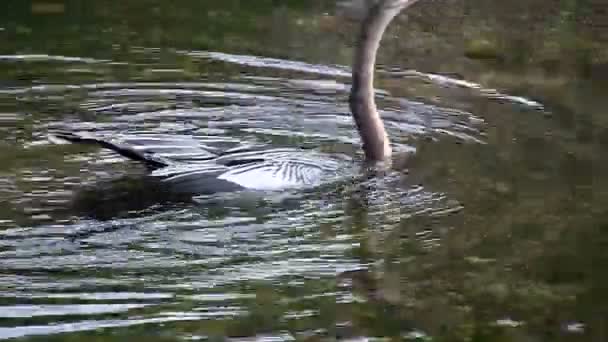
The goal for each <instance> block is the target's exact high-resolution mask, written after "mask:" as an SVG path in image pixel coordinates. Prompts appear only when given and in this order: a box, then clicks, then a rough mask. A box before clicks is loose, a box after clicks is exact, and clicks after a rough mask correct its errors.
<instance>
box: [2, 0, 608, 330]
mask: <svg viewBox="0 0 608 342" xmlns="http://www.w3.org/2000/svg"><path fill="white" fill-rule="evenodd" d="M537 2H538V3H540V2H541V1H536V2H530V3H534V4H536V3H537ZM514 3H516V4H520V5H521V4H522V3H523V2H514ZM347 5H348V4H347ZM2 6H5V7H8V8H9V9H10V11H2V12H3V13H2V14H0V40H2V41H3V43H2V45H0V70H1V72H2V74H3V75H5V76H4V77H3V79H2V80H1V81H0V138H1V139H0V161H1V163H0V338H1V339H9V338H23V339H32V340H38V339H39V340H44V341H47V340H81V339H89V338H97V339H99V340H104V341H106V340H107V341H113V340H124V339H127V338H135V339H137V338H141V339H143V338H146V339H152V340H176V339H177V340H197V339H207V338H216V337H230V338H232V339H236V340H238V339H244V340H251V339H254V338H256V339H262V340H293V339H302V340H309V339H310V340H317V339H332V338H333V339H335V338H337V339H362V338H371V337H393V338H400V339H405V340H409V339H411V340H417V339H418V340H427V339H432V340H440V341H443V340H454V341H460V340H463V341H464V340H472V339H475V340H479V341H485V340H492V341H494V340H499V339H500V340H505V341H520V340H522V339H530V340H532V339H533V340H543V341H544V340H546V341H556V340H560V341H561V340H563V341H578V340H581V341H586V340H604V338H605V336H606V326H607V325H606V323H607V322H606V319H607V317H606V315H605V312H604V311H605V310H604V309H603V308H604V307H605V306H606V305H605V304H606V295H605V291H604V290H605V289H606V284H607V282H606V280H607V277H606V275H607V274H606V271H605V269H606V267H605V266H606V257H605V255H604V254H605V253H604V249H605V244H606V229H605V228H606V223H605V222H607V221H606V217H607V216H606V210H605V205H602V204H604V203H606V194H608V192H606V190H605V189H606V186H605V182H604V177H603V174H605V171H606V169H607V165H608V164H607V163H606V158H605V156H604V154H603V152H602V151H603V149H604V148H605V145H606V142H607V139H606V137H607V136H608V135H607V133H606V132H608V122H607V121H606V120H605V118H604V115H603V108H605V105H606V104H605V100H604V96H603V95H605V94H604V92H603V87H602V81H601V75H602V74H601V73H600V71H601V70H600V71H594V73H593V75H592V76H593V77H590V76H589V75H588V73H583V74H584V75H583V76H581V74H580V73H579V70H578V69H577V68H576V67H572V68H573V69H574V71H572V69H570V65H571V64H569V62H570V61H569V60H567V58H568V56H567V55H564V56H563V57H560V58H562V59H561V60H560V62H561V65H562V68H560V69H559V72H557V73H551V72H548V73H543V72H541V71H542V63H541V64H540V65H541V66H540V67H539V66H538V65H537V64H534V61H528V62H526V63H528V64H526V63H524V64H523V65H521V64H516V63H515V62H509V61H510V60H517V61H518V59H517V58H516V57H517V56H516V54H517V53H519V52H517V51H516V50H513V51H512V52H511V53H509V54H507V55H506V57H505V58H504V60H502V61H500V62H496V61H487V60H482V61H478V60H476V59H471V58H467V57H464V56H463V54H462V48H461V47H459V45H458V40H455V39H462V37H461V38H455V36H457V35H456V33H460V31H455V30H454V25H456V24H455V23H454V20H455V19H460V20H461V21H460V22H462V20H465V21H466V23H465V24H464V26H463V30H462V31H463V32H465V33H466V32H469V31H467V30H472V29H475V28H477V29H479V28H480V27H483V28H484V29H485V30H488V27H487V25H488V24H487V23H485V24H484V25H486V26H482V24H481V23H483V22H484V20H485V19H486V18H494V19H497V23H495V24H494V26H491V25H490V28H493V29H494V30H495V31H497V32H498V34H499V35H500V34H503V35H504V37H503V38H504V39H505V40H506V42H507V43H509V42H511V41H516V42H520V43H521V40H522V39H524V40H523V41H524V43H526V44H528V45H529V47H528V50H526V51H529V53H530V55H531V56H533V57H534V58H537V57H536V55H535V54H534V50H535V47H536V45H534V44H535V42H536V40H535V39H537V38H538V33H534V32H536V31H534V29H533V28H530V27H527V26H525V25H524V26H521V29H519V30H518V31H516V32H511V31H509V30H507V29H506V28H507V27H512V26H510V25H506V24H505V22H507V23H511V21H515V22H518V20H519V23H520V24H521V20H522V19H521V17H520V16H519V14H520V12H516V11H515V10H516V9H517V7H516V8H507V9H506V10H503V11H501V13H499V14H496V11H495V9H494V8H488V9H484V8H483V7H480V8H478V9H477V10H476V11H464V10H463V6H464V5H462V4H460V3H458V2H455V1H454V2H449V3H446V4H438V3H437V2H427V3H424V2H422V3H421V4H420V6H418V5H416V6H417V7H416V8H414V7H412V10H411V14H410V16H409V19H410V21H409V22H406V21H405V20H403V18H400V19H399V20H397V21H396V22H395V23H394V24H393V26H391V31H389V34H388V35H387V37H386V38H385V41H384V45H383V47H382V48H381V50H380V64H381V65H380V68H379V69H380V71H379V75H378V82H377V85H378V89H377V101H378V104H379V107H380V109H381V111H382V115H383V117H384V119H385V122H386V126H387V129H388V131H389V135H390V136H391V138H392V143H393V148H394V150H395V154H396V157H395V163H394V166H393V167H392V169H391V170H388V171H387V172H385V174H383V175H381V176H377V177H372V178H365V177H363V179H362V177H360V175H361V170H360V169H359V168H358V167H357V165H360V162H361V159H362V153H361V151H360V147H359V138H358V135H357V133H356V131H355V129H354V123H353V121H352V119H351V117H350V114H349V109H348V106H347V102H346V101H347V98H348V91H349V82H350V79H349V78H350V69H349V63H350V52H351V50H350V48H349V46H350V44H352V40H351V38H350V36H351V35H352V34H353V32H354V30H355V29H356V22H355V21H353V20H354V19H352V18H351V19H348V17H349V16H351V17H352V16H355V17H356V11H353V10H352V9H351V7H349V6H345V5H344V3H340V4H336V3H333V2H316V1H311V2H310V3H307V4H302V3H299V2H295V1H294V2H286V3H285V4H278V3H274V2H270V1H260V2H259V3H256V5H251V4H249V2H247V4H245V2H238V1H232V2H230V1H229V2H219V1H209V2H195V1H186V2H183V3H180V4H179V5H178V4H169V3H164V2H156V1H152V2H143V1H130V2H128V3H127V2H112V3H103V4H102V3H97V2H95V3H93V2H91V3H86V4H84V3H80V2H78V3H76V2H69V1H65V2H62V1H54V2H40V1H32V2H7V3H6V4H3V5H2ZM519 10H521V8H519ZM535 10H536V9H535V8H534V7H533V5H530V8H527V7H526V8H525V11H524V13H528V14H530V13H534V11H535ZM349 11H350V12H349ZM484 11H485V12H484ZM526 11H527V12H526ZM564 11H565V10H564ZM9 12H10V13H11V15H9V14H8V13H9ZM437 13H440V14H441V16H439V15H438V14H437ZM549 14H552V13H548V14H547V15H549ZM553 14H554V13H553ZM562 14H563V13H562ZM437 16H439V17H437ZM548 18H553V17H548ZM510 20H511V21H510ZM548 20H549V19H548ZM431 22H432V23H431ZM524 22H526V23H529V21H525V20H524ZM575 23H576V21H575ZM428 25H433V26H432V27H433V29H432V30H430V31H429V30H428V29H426V27H427V26H428ZM501 28H505V30H506V31H507V33H504V32H503V31H501ZM526 30H528V31H526ZM564 30H565V29H564ZM520 31H521V32H520ZM429 32H430V33H429ZM531 32H532V33H531ZM458 36H460V34H458ZM465 36H466V34H465ZM412 37H414V39H412ZM505 37H506V38H505ZM522 37H524V38H522ZM405 38H410V39H405ZM440 38H441V39H443V41H442V42H448V43H441V44H439V43H438V39H440ZM525 39H527V40H525ZM439 41H441V40H439ZM526 44H523V46H524V47H522V48H526V46H528V45H526ZM421 51H426V55H425V54H424V53H421ZM404 56H409V57H410V58H408V60H404ZM541 57H542V56H541ZM534 58H532V57H531V59H534ZM538 58H540V57H538ZM539 70H540V71H539ZM585 70H587V69H585ZM593 70H595V69H593ZM55 128H71V129H75V130H83V131H92V132H96V133H100V134H111V133H117V134H119V133H120V134H122V133H130V134H140V135H149V136H166V135H170V136H178V135H182V136H184V139H192V140H193V141H195V142H201V141H202V142H205V143H209V144H216V145H217V146H234V145H239V144H264V145H267V146H269V147H276V148H281V147H297V148H305V149H310V150H312V151H316V152H318V153H322V154H324V155H327V156H330V157H332V158H339V160H341V161H346V162H348V165H353V167H352V169H348V170H344V171H345V173H346V174H347V175H349V177H346V178H344V179H342V180H341V181H336V182H329V183H327V184H324V185H322V186H320V187H316V188H314V189H307V190H305V191H304V190H301V191H288V192H280V193H276V192H264V193H261V192H250V193H245V194H242V193H239V194H216V195H205V196H198V197H196V198H194V199H191V198H166V197H164V196H163V194H160V193H158V192H155V190H154V188H153V187H151V186H150V184H149V183H147V182H146V180H145V177H144V175H145V170H143V168H142V167H141V166H139V165H137V164H136V163H130V162H127V161H125V160H124V159H122V158H120V157H119V156H117V155H116V154H114V153H112V152H109V151H105V150H100V149H98V148H94V147H83V146H73V145H55V144H52V143H51V142H50V141H49V140H48V136H47V132H48V131H49V130H52V129H55Z"/></svg>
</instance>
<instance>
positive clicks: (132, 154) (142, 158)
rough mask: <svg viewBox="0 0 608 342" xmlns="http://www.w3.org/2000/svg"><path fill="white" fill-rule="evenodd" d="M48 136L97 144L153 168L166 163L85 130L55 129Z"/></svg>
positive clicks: (79, 142) (55, 138)
mask: <svg viewBox="0 0 608 342" xmlns="http://www.w3.org/2000/svg"><path fill="white" fill-rule="evenodd" d="M50 138H51V140H57V139H59V140H63V141H68V142H71V143H77V144H89V145H99V146H100V147H103V148H106V149H109V150H112V151H114V152H116V153H118V154H120V155H121V156H123V157H125V158H128V159H131V160H135V161H139V162H142V163H144V164H146V165H147V166H148V167H151V168H154V169H157V168H161V167H165V166H167V165H168V164H167V163H166V162H163V161H162V160H159V159H158V158H155V157H154V156H153V155H151V154H148V153H142V152H140V151H137V150H135V149H134V148H132V147H131V146H128V145H123V144H120V143H118V142H114V141H111V140H109V139H106V138H103V137H97V136H95V135H94V134H91V133H87V132H78V133H76V132H69V131H56V132H53V133H51V134H50Z"/></svg>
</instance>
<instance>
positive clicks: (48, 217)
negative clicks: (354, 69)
mask: <svg viewBox="0 0 608 342" xmlns="http://www.w3.org/2000/svg"><path fill="white" fill-rule="evenodd" d="M141 53H146V52H145V50H144V51H143V52H141ZM149 53H154V52H153V51H151V52H149ZM177 54H178V55H183V54H187V55H188V56H189V57H190V58H194V59H199V62H200V63H201V64H203V65H204V66H205V67H206V68H207V69H208V75H205V76H204V77H201V80H199V81H179V82H176V80H171V79H162V77H160V79H158V78H159V77H158V75H155V77H156V79H154V80H146V79H145V77H144V76H142V75H140V76H141V77H139V79H138V80H137V81H134V82H129V83H123V82H118V81H102V82H98V81H95V79H90V80H88V79H84V80H83V79H82V74H80V73H75V74H76V75H78V77H75V78H74V80H73V81H74V82H73V83H71V84H70V83H69V80H70V79H69V75H71V74H69V73H68V74H64V75H62V76H63V77H66V75H68V76H67V77H68V78H67V79H66V78H63V82H62V83H57V82H51V81H52V80H50V81H49V82H48V83H46V84H37V85H33V86H32V85H29V84H27V85H26V84H19V83H16V84H11V85H10V86H5V87H3V88H0V100H1V101H2V102H4V103H8V105H6V106H4V107H2V108H3V109H2V111H3V113H0V124H2V126H1V127H0V137H1V138H2V141H3V142H2V143H0V149H1V151H2V152H1V154H2V155H4V156H7V157H5V158H6V159H3V160H4V161H5V162H6V166H5V167H3V168H2V169H0V170H1V171H0V196H1V197H2V198H3V199H4V202H2V203H1V204H0V208H1V212H2V217H0V222H1V224H2V226H3V228H2V229H0V288H2V289H3V291H2V292H0V303H1V304H0V317H1V318H2V320H3V324H2V327H0V338H12V337H21V336H28V335H48V334H56V333H64V332H73V331H86V330H92V329H98V328H109V327H114V328H116V327H127V326H132V325H141V324H149V323H169V322H179V321H200V322H204V321H206V320H216V321H222V322H224V321H225V322H226V324H231V323H230V322H233V321H235V320H237V321H238V320H239V319H245V318H243V317H248V315H254V314H255V305H254V304H255V303H256V301H259V300H262V299H261V298H263V296H261V294H260V291H263V289H264V286H265V285H264V284H274V285H275V286H277V288H285V289H286V291H287V289H295V290H296V293H297V295H296V296H294V297H291V298H289V300H287V299H285V298H283V299H282V301H281V303H282V304H281V305H284V306H286V307H287V308H288V309H289V310H286V311H285V312H284V313H282V314H281V315H280V318H281V319H282V320H287V321H293V320H302V327H303V329H304V332H303V334H304V333H306V334H313V335H314V333H313V331H314V326H307V324H309V323H306V322H309V321H307V319H309V318H310V317H314V316H315V315H318V311H315V310H308V309H306V310H303V309H301V307H302V306H303V305H304V304H305V303H308V302H310V301H314V300H316V299H315V298H330V299H333V300H335V302H336V303H340V304H338V305H345V306H346V305H348V304H349V303H353V302H354V301H357V300H359V299H356V298H355V297H354V296H353V294H352V293H351V289H349V288H344V287H338V286H333V287H331V286H330V287H326V286H320V285H319V284H324V283H325V282H326V281H332V280H335V278H336V276H337V275H338V274H341V273H343V272H346V271H352V270H358V269H364V268H367V267H370V264H369V261H368V260H365V258H362V257H361V256H360V255H361V253H360V251H361V249H364V248H372V250H371V251H368V252H366V253H374V251H373V248H374V247H373V246H375V245H376V246H377V245H379V244H382V243H383V241H388V240H390V239H391V232H392V231H395V230H398V229H400V228H399V227H402V226H403V225H404V222H407V220H409V219H411V218H413V217H432V218H433V219H436V220H438V221H439V222H442V221H441V218H444V217H449V216H451V215H454V214H455V213H457V212H458V211H459V210H460V208H461V206H460V204H459V203H458V202H457V201H456V200H455V199H452V198H450V196H449V195H447V194H443V193H438V192H435V191H430V190H427V189H426V188H425V186H424V184H422V185H413V186H412V185H410V186H407V185H404V184H405V182H403V179H404V177H407V176H406V172H405V170H404V169H394V170H391V171H389V172H387V173H385V174H384V175H382V176H378V177H365V175H364V174H363V176H362V171H361V170H360V169H359V167H354V168H352V170H348V172H347V173H348V174H349V177H346V178H341V181H339V182H334V183H331V184H325V185H319V186H318V187H314V188H312V189H307V190H306V191H290V192H281V193H276V192H265V193H255V192H253V193H246V194H236V195H235V194H233V195H231V194H223V195H208V196H200V197H198V198H195V199H179V200H175V199H171V200H168V199H165V198H162V194H161V193H157V192H155V191H154V186H152V185H150V184H149V183H147V180H146V177H145V176H144V175H145V171H144V170H143V169H142V168H140V167H139V166H138V165H136V164H134V163H130V162H127V161H125V160H124V159H122V158H120V157H118V156H117V155H116V154H114V153H112V152H109V151H105V150H100V149H97V148H88V147H80V146H71V145H54V144H51V143H50V142H49V140H48V135H47V132H48V131H49V130H51V129H57V128H61V129H66V128H67V129H71V130H77V131H88V132H94V133H95V134H100V135H109V136H115V137H124V139H138V141H140V142H142V141H146V144H145V145H146V146H147V147H146V148H152V149H154V150H155V151H156V152H159V153H164V155H165V156H167V157H170V158H174V159H176V160H190V161H192V162H196V161H197V160H199V161H200V160H205V158H207V157H208V153H209V151H214V150H216V149H217V150H226V149H238V148H242V147H248V146H265V147H269V148H274V149H276V157H277V158H280V157H281V156H282V155H281V153H284V152H281V151H284V150H285V149H288V150H289V149H293V148H298V149H306V150H308V151H310V154H307V155H306V157H302V158H304V159H302V160H305V161H306V163H311V165H314V166H315V167H317V168H318V169H319V170H323V169H324V168H330V166H332V167H333V168H335V165H333V164H332V165H328V164H323V162H321V161H323V160H325V162H326V163H337V162H342V161H347V162H348V163H349V165H358V161H359V160H360V157H361V152H360V150H359V138H358V135H357V133H356V131H355V126H354V123H353V121H352V119H351V117H350V115H349V110H348V106H347V104H346V100H347V95H348V90H349V86H348V79H347V77H348V69H347V68H343V67H339V66H319V65H311V64H306V63H302V62H294V61H287V60H280V59H267V58H260V57H255V56H240V55H229V54H225V53H219V52H187V53H186V52H177ZM24 62H28V63H37V62H44V63H46V64H48V68H54V69H59V70H68V69H69V70H74V68H78V67H81V66H89V67H93V66H92V65H94V66H95V68H98V67H99V69H96V70H98V71H99V72H100V73H102V74H103V73H104V72H107V71H105V70H106V69H103V67H104V66H106V65H108V64H111V65H112V66H113V68H117V69H118V70H120V68H122V67H123V66H124V65H123V64H125V63H121V62H120V61H107V60H94V59H88V58H72V57H65V56H43V55H21V56H17V55H16V56H0V63H24ZM218 63H219V66H218ZM163 67H164V68H169V69H171V70H175V69H177V70H179V66H177V65H173V66H163ZM218 67H219V68H221V71H222V76H221V78H219V79H214V76H213V75H214V74H216V73H215V72H213V71H214V70H213V68H218ZM55 72H57V70H55ZM286 72H288V73H290V75H289V76H286V74H285V73H286ZM112 77H113V75H112V74H104V78H105V79H111V78H112ZM134 78H137V77H134ZM377 94H378V95H377V96H378V103H379V107H380V108H381V111H382V116H383V117H384V119H385V120H386V125H387V128H388V130H389V134H390V136H391V137H392V139H393V145H394V148H395V150H396V151H397V154H398V155H399V154H408V153H411V152H413V151H415V143H416V141H417V140H419V139H426V138H430V139H434V140H441V139H456V140H458V141H462V142H470V143H483V133H482V132H481V129H482V127H483V120H482V119H480V118H479V117H476V116H475V115H473V114H472V113H468V112H466V111H463V110H456V109H451V108H448V107H446V106H442V105H438V104H436V103H432V102H431V101H428V102H425V101H418V100H417V101H412V100H408V99H405V98H399V97H397V96H393V95H391V94H390V92H389V91H387V90H382V89H380V90H378V92H377ZM7 123H8V124H9V125H10V127H11V129H5V128H6V125H7ZM166 137H171V138H172V139H170V141H172V142H173V145H167V144H164V142H165V141H169V139H164V138H166ZM176 137H181V138H176ZM142 146H143V145H142ZM200 146H206V147H207V148H208V149H207V150H205V149H201V148H200ZM142 148H144V147H142ZM316 155H318V156H326V158H325V159H323V158H320V157H319V158H316V157H315V156H316ZM311 156H312V157H311ZM171 171H172V170H171V169H167V170H162V171H160V172H166V173H167V175H170V173H171ZM182 171H183V170H182ZM283 171H284V172H292V173H294V172H295V171H296V170H291V169H289V170H283ZM295 173H298V172H295ZM313 176H314V175H311V174H306V173H304V176H303V177H309V178H310V179H312V178H314V177H313ZM450 228H451V226H450V224H449V220H446V221H445V223H439V224H436V225H434V226H433V228H429V227H428V226H421V227H419V228H416V229H414V230H413V231H408V232H407V234H405V235H407V236H404V234H402V237H403V238H404V239H406V240H408V241H412V242H413V243H417V244H419V245H420V246H421V247H422V248H434V247H435V246H437V245H438V244H440V243H441V238H442V235H443V234H445V232H446V231H448V230H449V229H450ZM370 246H371V247H370ZM311 282H312V284H317V285H314V286H311V285H310V284H311ZM304 306H306V305H304ZM306 329H311V330H309V331H306Z"/></svg>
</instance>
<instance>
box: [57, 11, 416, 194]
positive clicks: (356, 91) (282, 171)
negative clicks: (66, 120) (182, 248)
mask: <svg viewBox="0 0 608 342" xmlns="http://www.w3.org/2000/svg"><path fill="white" fill-rule="evenodd" d="M417 1H418V0H378V1H375V2H370V7H369V9H368V11H367V15H366V16H365V18H364V19H363V21H362V23H361V29H360V32H359V35H358V37H357V45H356V48H355V52H354V58H353V65H352V80H351V89H350V95H349V99H348V101H349V108H350V110H351V114H352V117H353V119H354V121H355V124H356V128H357V130H358V132H359V135H360V137H361V143H362V149H363V152H364V155H365V161H366V162H367V163H373V164H376V165H390V162H391V156H392V150H391V145H390V140H389V137H388V135H387V132H386V129H385V127H384V123H383V121H382V118H381V117H380V114H379V113H378V110H377V107H376V103H375V100H374V68H375V63H376V55H377V51H378V48H379V46H380V41H381V39H382V36H383V34H384V32H385V30H386V28H387V27H388V25H389V24H390V22H391V21H392V19H393V18H394V17H395V16H396V15H397V14H398V13H399V12H401V11H402V10H403V9H404V8H406V7H409V6H410V5H412V4H414V3H416V2H417ZM50 136H51V138H52V140H53V141H54V142H59V141H62V142H66V141H67V142H70V143H78V144H92V145H97V146H100V147H102V148H105V149H109V150H112V151H114V152H116V153H118V154H119V155H121V156H123V157H126V158H127V159H131V160H134V161H138V162H141V163H143V164H144V165H145V166H146V167H147V168H148V169H149V171H150V175H151V176H153V177H156V178H158V179H159V180H160V181H161V182H163V183H165V184H168V185H170V186H171V188H172V189H174V190H175V191H177V192H186V193H192V194H210V193H218V192H234V191H239V190H263V191H275V190H286V189H294V188H296V189H298V188H306V187H315V186H318V185H319V184H322V183H324V182H329V181H331V180H332V179H334V178H339V177H340V175H341V174H342V172H343V171H344V169H345V167H344V166H345V165H346V164H348V163H347V161H345V160H342V159H340V158H337V157H336V156H328V155H327V154H323V153H320V152H315V151H312V150H303V149H290V148H270V149H269V148H266V147H264V146H239V147H236V148H231V149H227V150H219V149H218V148H215V147H212V146H207V145H205V144H203V143H201V142H198V141H196V139H194V138H188V137H175V136H166V137H159V136H146V135H145V134H144V135H133V134H131V135H129V134H122V135H121V134H113V135H98V134H95V133H90V132H72V131H66V130H63V131H61V130H60V131H55V132H52V133H51V134H50Z"/></svg>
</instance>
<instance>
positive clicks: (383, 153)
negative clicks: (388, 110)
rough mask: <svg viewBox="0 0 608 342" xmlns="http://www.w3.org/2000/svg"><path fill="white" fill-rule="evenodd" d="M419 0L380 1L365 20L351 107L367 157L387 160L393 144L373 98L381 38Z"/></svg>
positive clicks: (351, 92)
mask: <svg viewBox="0 0 608 342" xmlns="http://www.w3.org/2000/svg"><path fill="white" fill-rule="evenodd" d="M416 1H418V0H380V1H377V2H376V3H375V4H374V5H373V6H372V7H371V8H370V10H369V12H368V14H367V16H366V18H365V19H364V20H363V23H362V28H361V32H360V34H359V38H358V40H357V48H356V51H355V56H354V62H353V71H352V87H351V91H350V98H349V104H350V109H351V112H352V114H353V117H354V119H355V122H356V124H357V129H358V130H359V134H360V135H361V140H362V142H363V151H364V152H365V157H366V158H367V159H368V160H371V161H386V160H389V159H390V157H391V146H390V142H389V138H388V135H387V134H386V130H385V129H384V124H383V122H382V118H380V115H379V114H378V110H377V108H376V102H375V101H374V66H375V64H376V54H377V51H378V47H379V46H380V40H381V39H382V35H383V34H384V31H385V30H386V27H387V26H388V24H389V23H390V22H391V20H392V19H393V18H394V17H395V16H396V15H397V14H398V13H399V12H400V11H401V10H403V9H404V8H405V7H407V6H409V5H411V4H413V3H415V2H416Z"/></svg>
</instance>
